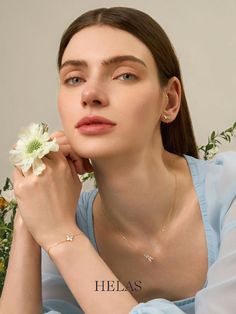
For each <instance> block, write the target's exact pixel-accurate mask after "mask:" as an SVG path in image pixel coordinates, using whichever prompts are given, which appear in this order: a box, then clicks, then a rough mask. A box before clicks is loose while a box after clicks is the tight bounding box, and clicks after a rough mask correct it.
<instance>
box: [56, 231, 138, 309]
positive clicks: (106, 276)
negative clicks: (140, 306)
mask: <svg viewBox="0 0 236 314" xmlns="http://www.w3.org/2000/svg"><path fill="white" fill-rule="evenodd" d="M50 256H51V258H52V260H53V261H54V263H55V264H56V265H57V268H58V269H59V271H60V273H61V274H62V277H63V278H64V279H65V281H66V283H67V285H68V287H69V288H70V290H71V292H72V293H73V295H74V297H75V298H76V300H77V301H78V303H79V304H80V306H81V307H82V309H83V310H84V312H85V313H86V314H100V313H116V314H127V313H128V312H129V311H130V310H131V309H132V307H134V306H135V305H136V304H137V301H136V300H135V299H134V298H133V296H132V295H131V294H130V293H129V292H128V291H125V290H126V289H125V287H124V286H123V285H122V283H120V284H119V291H117V289H115V288H114V285H115V284H116V283H117V281H118V278H117V277H116V276H115V274H114V273H113V272H112V271H111V269H110V268H109V267H108V266H107V264H106V263H105V262H104V261H103V259H102V258H101V257H100V256H99V255H98V254H97V252H96V250H95V249H94V247H93V246H92V244H91V243H90V241H89V239H88V238H87V237H86V236H85V235H80V236H78V237H76V238H75V239H74V240H73V241H72V242H70V243H62V244H60V245H57V246H55V247H53V248H52V249H51V250H50ZM108 281H109V283H110V291H105V290H107V287H106V288H105V289H102V288H101V285H102V282H105V284H106V283H107V282H108ZM112 286H113V287H112ZM121 290H123V291H121Z"/></svg>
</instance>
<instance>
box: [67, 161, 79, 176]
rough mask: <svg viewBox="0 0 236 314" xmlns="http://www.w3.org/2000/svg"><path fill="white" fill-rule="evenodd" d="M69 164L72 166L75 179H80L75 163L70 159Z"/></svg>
mask: <svg viewBox="0 0 236 314" xmlns="http://www.w3.org/2000/svg"><path fill="white" fill-rule="evenodd" d="M68 164H69V166H70V169H71V172H72V175H73V177H74V178H77V179H78V173H77V171H76V168H75V165H74V163H73V162H72V161H71V160H70V159H68Z"/></svg>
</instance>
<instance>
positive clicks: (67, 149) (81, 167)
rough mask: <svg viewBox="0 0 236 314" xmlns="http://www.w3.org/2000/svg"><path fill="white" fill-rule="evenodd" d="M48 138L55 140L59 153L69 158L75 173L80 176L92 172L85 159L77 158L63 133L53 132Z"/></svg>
mask: <svg viewBox="0 0 236 314" xmlns="http://www.w3.org/2000/svg"><path fill="white" fill-rule="evenodd" d="M50 138H51V139H53V138H56V139H57V143H58V144H59V146H60V151H61V152H62V153H63V154H64V156H65V157H67V158H70V159H71V161H72V162H73V164H74V166H75V169H76V172H77V173H79V174H80V175H82V174H84V173H86V172H93V167H92V165H91V164H90V162H89V160H88V159H87V158H82V157H79V156H78V155H77V154H76V153H75V152H74V151H73V149H72V147H71V145H70V144H69V142H68V140H67V137H66V135H65V133H64V131H57V132H53V133H52V134H51V135H50Z"/></svg>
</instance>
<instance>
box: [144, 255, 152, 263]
mask: <svg viewBox="0 0 236 314" xmlns="http://www.w3.org/2000/svg"><path fill="white" fill-rule="evenodd" d="M143 255H144V257H145V258H146V259H147V260H148V261H149V262H150V263H152V261H153V260H154V257H152V256H150V255H149V254H143Z"/></svg>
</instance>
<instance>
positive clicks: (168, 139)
mask: <svg viewBox="0 0 236 314" xmlns="http://www.w3.org/2000/svg"><path fill="white" fill-rule="evenodd" d="M93 25H108V26H111V27H115V28H118V29H121V30H124V31H127V32H129V33H130V34H132V35H134V36H135V37H136V38H138V39H139V40H141V41H142V42H143V43H144V44H145V45H146V46H147V47H148V49H149V50H150V51H151V53H152V55H153V57H154V60H155V63H156V66H157V72H158V75H159V80H160V84H161V86H162V87H164V86H165V85H167V83H168V81H169V79H170V78H172V77H173V76H175V77H177V78H178V79H179V81H180V83H181V104H180V110H179V112H178V115H177V117H176V119H175V120H174V121H173V122H171V123H164V122H161V135H162V141H163V145H164V148H165V149H166V150H167V151H169V152H172V153H175V154H178V155H183V154H187V155H190V156H193V157H196V158H198V149H197V145H196V141H195V137H194V133H193V127H192V122H191V118H190V114H189V110H188V105H187V100H186V97H185V93H184V88H183V82H182V78H181V71H180V66H179V61H178V58H177V56H176V54H175V51H174V48H173V47H172V44H171V42H170V40H169V38H168V36H167V35H166V33H165V32H164V30H163V29H162V27H161V26H160V25H159V24H158V23H157V22H156V21H155V20H154V19H153V18H151V17H150V16H149V15H148V14H146V13H144V12H142V11H139V10H137V9H133V8H126V7H113V8H100V9H95V10H92V11H88V12H86V13H84V14H82V15H81V16H79V17H78V18H77V19H76V20H74V22H72V23H71V24H70V25H69V27H68V28H67V29H66V31H65V32H64V34H63V36H62V38H61V42H60V47H59V52H58V59H57V65H58V69H60V66H61V62H62V57H63V54H64V51H65V49H66V47H67V45H68V43H69V41H70V40H71V38H72V37H73V36H74V35H75V34H76V33H77V32H79V31H80V30H82V29H83V28H86V27H89V26H93Z"/></svg>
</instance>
